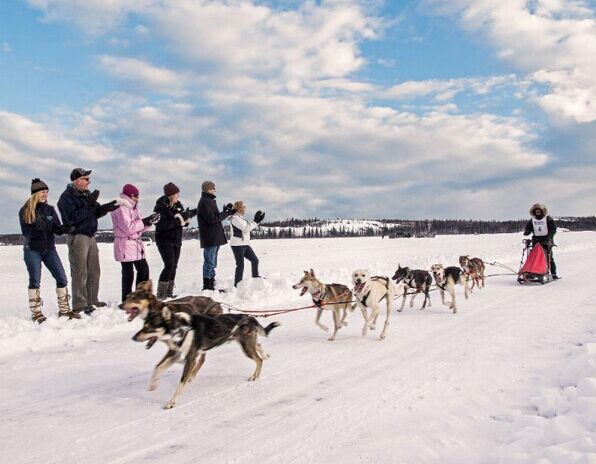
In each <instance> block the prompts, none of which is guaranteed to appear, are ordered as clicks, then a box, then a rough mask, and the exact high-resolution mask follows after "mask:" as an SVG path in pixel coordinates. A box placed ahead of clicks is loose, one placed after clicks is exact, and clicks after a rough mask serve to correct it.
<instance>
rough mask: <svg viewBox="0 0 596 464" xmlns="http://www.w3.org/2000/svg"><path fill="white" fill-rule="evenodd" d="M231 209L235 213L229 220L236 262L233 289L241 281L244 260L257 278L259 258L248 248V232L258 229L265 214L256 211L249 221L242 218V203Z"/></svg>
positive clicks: (239, 202)
mask: <svg viewBox="0 0 596 464" xmlns="http://www.w3.org/2000/svg"><path fill="white" fill-rule="evenodd" d="M233 209H235V210H236V213H234V215H232V216H231V217H230V218H229V220H230V223H231V225H232V238H231V239H230V246H231V247H232V252H233V253H234V259H235V261H236V272H235V273H234V287H237V286H238V282H240V281H241V280H242V276H243V274H244V259H245V258H246V259H247V260H249V261H250V264H251V267H252V269H251V270H252V276H253V277H260V276H259V258H257V255H256V254H255V252H254V251H253V249H252V247H251V246H250V232H251V230H254V229H256V228H257V227H259V224H260V223H261V221H262V220H263V219H264V218H265V213H263V212H262V211H257V212H256V213H255V216H254V221H249V220H248V219H246V218H245V217H244V214H246V205H245V204H244V202H243V201H237V202H235V203H234V207H233Z"/></svg>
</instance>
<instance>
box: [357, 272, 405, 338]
mask: <svg viewBox="0 0 596 464" xmlns="http://www.w3.org/2000/svg"><path fill="white" fill-rule="evenodd" d="M352 283H353V284H354V297H355V298H356V305H357V306H358V307H360V310H361V311H362V317H364V327H363V328H362V336H366V334H367V333H368V329H370V330H375V328H376V324H377V318H378V317H379V312H380V310H381V301H383V300H385V302H386V303H387V316H386V317H385V324H384V325H383V330H382V332H381V334H380V335H379V339H381V340H383V339H384V338H385V336H386V335H387V328H388V327H389V317H390V315H391V305H392V303H393V298H394V297H395V293H396V288H395V285H394V284H393V281H392V280H391V279H390V278H389V277H385V276H371V275H370V272H368V271H367V270H365V269H358V270H356V271H354V272H353V273H352ZM367 308H370V310H371V312H370V315H369V314H368V311H367Z"/></svg>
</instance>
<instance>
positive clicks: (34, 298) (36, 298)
mask: <svg viewBox="0 0 596 464" xmlns="http://www.w3.org/2000/svg"><path fill="white" fill-rule="evenodd" d="M27 291H28V293H29V309H30V310H31V320H32V321H35V322H38V323H40V324H41V323H42V322H43V321H45V320H46V317H45V316H44V315H43V313H42V312H41V307H42V306H43V301H41V294H40V292H39V288H29V289H28V290H27Z"/></svg>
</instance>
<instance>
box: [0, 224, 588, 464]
mask: <svg viewBox="0 0 596 464" xmlns="http://www.w3.org/2000/svg"><path fill="white" fill-rule="evenodd" d="M518 239H519V237H518V236H513V235H507V236H480V237H477V236H475V237H467V241H466V240H464V239H463V238H461V237H457V238H453V237H438V238H436V239H433V240H428V239H427V240H425V239H419V240H408V241H398V240H394V241H388V240H385V241H381V240H379V239H376V240H373V239H339V240H331V239H327V240H293V241H277V242H276V241H263V242H255V248H257V252H259V250H258V248H259V247H262V248H261V251H262V253H261V262H262V263H263V264H265V263H267V261H268V260H269V264H271V266H269V268H270V269H272V272H271V274H270V277H269V279H268V280H267V281H266V282H265V283H261V284H257V283H247V287H246V288H244V289H240V290H239V291H238V292H237V293H235V292H232V294H230V295H225V296H224V298H226V299H227V300H226V301H229V302H230V303H231V304H240V305H242V306H243V307H251V308H253V309H267V308H275V307H292V306H301V305H304V304H307V303H308V299H307V298H306V297H304V298H299V297H298V296H297V293H296V292H294V291H292V290H291V289H290V288H289V284H290V283H294V281H295V280H297V278H298V277H299V275H300V273H301V272H302V270H303V269H306V268H310V267H313V268H315V270H316V271H317V273H318V274H321V277H322V279H323V280H324V281H327V282H330V281H332V280H333V281H342V282H345V283H347V282H348V280H347V279H348V278H349V274H350V272H351V270H352V269H354V268H357V267H362V265H363V263H364V259H365V257H366V256H368V259H369V261H370V262H371V265H370V266H368V267H369V269H374V270H375V273H384V274H388V273H390V272H391V270H392V269H393V267H396V266H397V262H400V263H401V264H412V265H414V266H420V267H428V266H429V265H430V264H432V263H434V262H435V261H437V262H438V261H443V262H444V263H453V262H455V261H456V260H457V256H458V255H459V254H460V252H461V254H463V253H464V252H465V253H466V254H467V253H468V252H470V253H473V252H474V251H475V250H477V249H484V250H486V253H490V256H487V255H486V254H485V253H480V252H477V253H476V254H477V255H482V256H483V257H485V258H487V259H498V260H500V261H502V262H505V263H506V264H508V265H511V266H513V267H515V266H516V263H517V259H519V258H518V255H519V253H518V251H519V249H520V247H519V246H517V243H518ZM514 240H516V244H515V245H511V243H510V242H512V241H514ZM560 242H561V246H560V248H559V249H558V250H557V251H558V253H557V261H558V265H559V268H560V270H561V273H562V274H563V275H564V276H565V279H564V280H563V281H560V282H554V283H552V284H548V285H545V286H533V287H521V286H519V285H518V284H517V283H516V282H515V278H514V277H494V278H491V279H489V280H488V281H487V286H486V288H485V289H483V290H476V289H475V290H474V293H473V294H472V295H471V297H470V299H469V300H467V301H466V300H465V299H464V298H463V291H461V289H458V298H459V313H458V314H456V315H453V314H451V312H450V311H449V310H448V308H447V307H445V306H442V305H441V303H440V297H439V295H438V292H433V293H432V294H431V298H432V302H433V306H432V308H430V309H426V310H424V311H420V310H419V309H417V308H416V307H415V308H414V309H410V308H409V307H408V306H407V305H406V308H405V309H404V311H403V312H402V313H397V312H396V311H395V308H396V307H397V305H398V302H397V301H396V302H395V303H394V308H393V311H392V316H391V325H390V327H389V331H388V336H387V338H386V339H385V340H384V341H379V340H378V339H377V337H378V333H379V330H380V327H381V326H382V321H383V320H384V319H383V318H384V314H383V313H381V316H380V322H381V323H380V324H378V328H377V330H376V331H373V332H369V335H368V336H367V337H366V338H363V337H361V335H360V330H361V328H362V325H363V321H362V316H361V314H360V313H359V312H358V311H356V312H354V313H352V314H350V315H349V316H348V324H349V325H348V327H345V328H343V329H342V330H340V331H339V333H338V337H337V340H336V341H334V342H328V341H327V340H326V338H327V335H326V334H325V333H324V332H323V331H321V330H320V329H319V328H318V327H316V326H315V325H314V317H315V314H314V311H312V310H306V311H303V312H299V313H291V314H287V315H283V316H276V317H272V318H269V319H266V322H267V323H269V322H271V321H273V320H277V321H280V322H281V323H282V324H283V325H282V326H281V327H280V328H277V329H275V330H274V331H273V332H272V333H271V334H270V337H269V338H266V339H263V345H264V347H265V349H266V351H267V352H269V353H270V354H271V358H270V359H269V360H267V361H266V362H265V364H264V367H263V372H262V376H261V378H260V379H259V380H258V381H256V382H250V383H249V382H247V381H246V379H247V378H248V376H249V374H250V373H251V372H252V369H253V363H252V361H250V360H248V359H247V358H245V357H244V355H243V354H242V353H241V350H240V347H239V346H237V345H236V344H228V345H226V346H224V347H221V348H219V349H217V350H215V351H213V352H209V353H208V354H207V358H206V363H205V366H204V367H203V369H202V370H201V372H200V373H199V375H198V376H197V378H196V379H195V381H194V382H193V383H192V384H190V385H189V386H188V387H187V389H186V391H185V392H184V394H183V395H182V397H181V400H180V401H179V403H178V405H177V406H176V408H174V409H173V410H170V411H165V410H163V409H162V406H163V404H165V402H166V401H167V400H168V399H169V398H170V397H171V395H172V394H173V392H174V389H175V386H176V384H177V382H178V379H179V377H180V375H181V366H180V365H177V366H175V367H172V368H171V369H170V370H169V371H168V372H167V373H166V374H165V375H164V376H163V378H162V381H161V384H160V385H159V387H158V388H157V390H156V391H153V392H148V391H147V385H148V381H149V376H150V373H151V370H152V368H153V366H154V364H155V363H156V362H157V361H158V360H159V359H160V358H161V356H163V353H164V347H163V345H159V344H157V345H156V346H155V347H153V349H151V350H149V351H146V350H144V345H143V344H140V343H134V342H132V341H130V336H131V335H132V334H133V333H134V332H135V330H137V328H138V326H139V325H140V324H139V323H138V321H136V322H133V323H130V324H129V323H126V322H124V321H123V320H120V319H119V317H120V316H119V315H118V314H114V315H108V316H109V317H108V316H104V317H108V318H109V320H113V321H114V322H113V326H114V328H115V329H117V330H115V331H114V333H113V334H106V333H105V331H102V332H101V333H99V334H98V333H95V335H94V336H92V337H91V336H90V337H89V339H88V340H87V341H84V338H85V331H86V330H87V329H86V327H87V325H88V324H92V323H93V320H91V321H87V322H84V323H83V325H82V326H81V329H80V330H81V331H82V334H81V335H80V337H82V338H83V340H78V341H77V343H76V344H74V346H73V344H72V343H70V342H67V344H66V345H64V344H62V345H55V346H53V347H52V346H49V347H47V348H44V349H42V350H40V351H38V352H23V351H21V352H17V351H15V350H12V351H11V352H10V355H6V356H2V357H0V371H1V372H2V379H3V380H2V396H1V401H0V411H1V413H2V416H3V417H6V418H7V419H8V420H5V421H2V424H1V425H0V433H1V434H2V436H3V437H6V440H5V442H6V443H7V445H5V453H6V458H8V459H10V460H11V461H13V462H32V463H33V462H44V463H46V462H56V463H58V462H60V463H63V462H73V463H75V462H76V463H79V462H93V463H95V462H97V463H106V462H110V463H133V462H145V461H154V462H166V461H171V462H191V461H192V462H200V463H202V464H204V463H222V462H224V463H249V462H250V463H254V462H257V463H333V462H342V463H362V462H371V463H372V462H374V463H379V462H381V463H385V462H386V463H402V462H403V463H414V462H416V463H439V462H440V463H458V464H459V463H478V462H493V460H494V459H496V458H495V456H498V455H499V449H500V447H501V446H502V445H504V444H506V443H507V442H508V441H509V440H510V437H511V434H512V433H514V432H515V430H516V428H517V427H519V424H517V423H516V422H515V421H514V420H512V419H511V417H512V414H513V413H512V411H528V410H530V409H531V408H532V405H531V403H530V401H529V399H530V397H532V396H533V395H535V394H536V393H537V392H538V391H539V390H540V388H542V387H544V386H553V385H556V384H557V382H558V372H559V370H560V368H561V367H562V366H563V365H564V363H565V359H566V356H567V354H568V353H569V352H570V350H572V348H573V347H574V345H575V344H577V343H578V342H579V341H582V340H585V339H586V337H588V336H590V333H591V332H595V331H596V313H595V311H594V307H595V306H596V297H595V296H594V295H593V292H591V291H590V289H589V286H587V285H581V282H583V281H585V275H586V272H588V270H589V267H590V264H589V263H593V262H594V261H595V259H596V234H588V233H584V234H564V235H563V236H562V237H561V239H560ZM320 244H323V245H324V247H325V249H324V251H322V249H321V247H320ZM185 246H186V245H185ZM387 247H389V249H388V248H387ZM470 248H472V250H471V251H469V250H470ZM348 250H351V253H350V254H348V253H349V252H348ZM451 250H452V251H451ZM265 256H266V257H267V258H265ZM312 256H316V260H315V261H314V262H313V261H311V262H310V263H309V261H308V259H312ZM397 256H399V258H397ZM425 256H430V259H429V258H425ZM305 257H306V259H305ZM309 257H310V258H309ZM102 259H104V260H105V259H107V258H106V256H105V254H104V255H102ZM288 261H289V262H291V264H288ZM346 261H348V263H346ZM431 261H432V262H431ZM340 262H342V263H343V264H342V265H339V263H340ZM350 262H352V263H353V264H350ZM102 263H103V261H102ZM195 264H196V263H195ZM228 264H229V263H225V262H224V265H223V266H222V267H223V268H224V269H225V268H226V267H228ZM15 265H16V263H15ZM265 265H267V264H265ZM373 266H375V267H373ZM152 269H154V268H153V267H152ZM184 270H186V271H187V272H188V268H187V267H185V268H184ZM377 270H378V271H377ZM220 272H221V271H220ZM23 273H24V270H23ZM187 282H188V283H187V284H186V286H187V287H188V288H192V287H193V286H194V283H193V282H190V281H187ZM102 284H103V280H102ZM282 285H285V287H284V288H278V287H281V286H282ZM241 292H242V294H241ZM242 295H243V296H242ZM447 298H448V296H447ZM416 303H417V304H421V303H422V300H421V299H419V301H417V302H416ZM106 314H107V313H106ZM97 317H100V316H97ZM330 320H331V314H330V313H327V312H326V313H325V314H324V315H323V322H324V323H326V324H328V323H329V322H330ZM11 325H12V322H10V319H7V322H6V326H7V327H10V326H11ZM48 330H49V329H48ZM54 330H55V329H54ZM39 333H40V331H36V332H35V331H32V332H31V334H30V335H29V336H30V337H32V339H34V336H35V335H36V334H38V335H39ZM29 336H28V337H29ZM69 337H70V336H68V337H67V339H68V340H71V339H70V338H69ZM25 340H28V338H25ZM92 340H95V341H92ZM595 422H596V419H595ZM586 462H589V461H586Z"/></svg>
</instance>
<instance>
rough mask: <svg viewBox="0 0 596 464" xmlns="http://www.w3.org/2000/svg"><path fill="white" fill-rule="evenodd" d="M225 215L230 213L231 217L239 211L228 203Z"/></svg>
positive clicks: (224, 208) (225, 207)
mask: <svg viewBox="0 0 596 464" xmlns="http://www.w3.org/2000/svg"><path fill="white" fill-rule="evenodd" d="M223 210H224V213H228V214H229V215H230V216H231V215H232V214H235V213H236V211H238V210H237V209H234V205H233V204H232V203H228V204H227V205H225V206H224V207H223Z"/></svg>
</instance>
